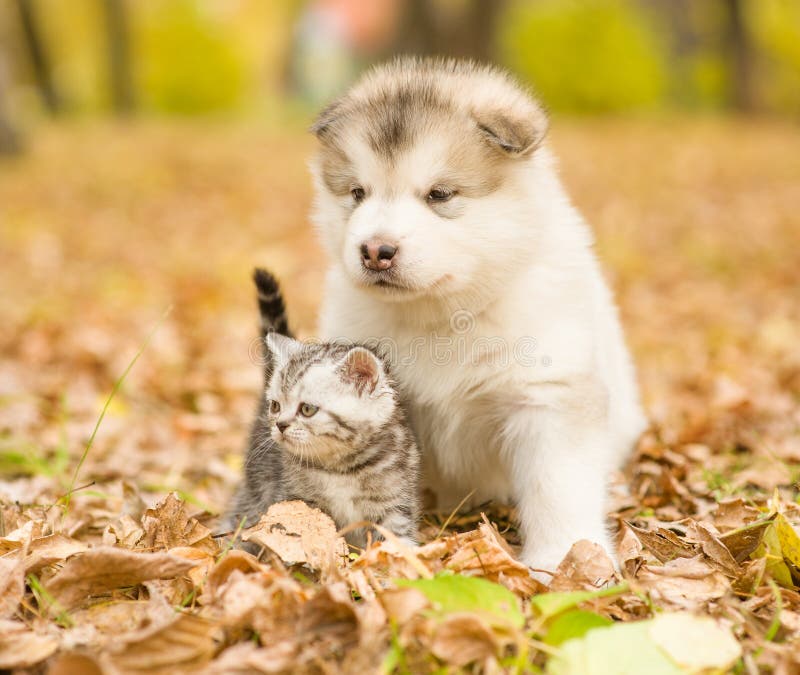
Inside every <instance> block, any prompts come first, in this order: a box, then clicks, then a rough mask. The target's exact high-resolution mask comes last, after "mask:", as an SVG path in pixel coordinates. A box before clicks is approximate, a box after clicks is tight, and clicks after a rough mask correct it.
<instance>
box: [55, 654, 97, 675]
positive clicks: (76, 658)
mask: <svg viewBox="0 0 800 675" xmlns="http://www.w3.org/2000/svg"><path fill="white" fill-rule="evenodd" d="M47 675H106V670H105V669H104V668H103V666H102V665H101V664H100V663H99V661H98V660H97V659H96V658H95V657H94V656H93V655H91V654H88V653H85V652H67V653H65V654H59V655H58V656H57V657H56V658H55V659H54V660H53V662H52V663H51V664H50V667H49V668H48V669H47Z"/></svg>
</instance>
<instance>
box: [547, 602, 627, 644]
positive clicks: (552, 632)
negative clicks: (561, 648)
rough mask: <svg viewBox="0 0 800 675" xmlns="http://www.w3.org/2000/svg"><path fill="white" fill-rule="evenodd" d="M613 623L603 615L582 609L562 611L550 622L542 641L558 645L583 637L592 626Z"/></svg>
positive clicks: (599, 626)
mask: <svg viewBox="0 0 800 675" xmlns="http://www.w3.org/2000/svg"><path fill="white" fill-rule="evenodd" d="M613 623H614V622H613V621H612V620H611V619H609V618H607V617H605V616H601V615H600V614H596V613H595V612H587V611H586V610H583V609H574V610H572V611H571V612H562V613H561V614H559V615H558V616H556V617H554V618H553V620H552V621H551V622H550V625H549V626H548V629H547V633H546V634H545V636H544V641H545V642H546V643H547V644H549V645H554V646H558V645H560V644H561V643H562V642H566V641H567V640H572V639H574V638H580V637H583V636H584V635H586V633H588V632H589V631H590V630H592V629H593V628H605V627H606V626H610V625H612V624H613Z"/></svg>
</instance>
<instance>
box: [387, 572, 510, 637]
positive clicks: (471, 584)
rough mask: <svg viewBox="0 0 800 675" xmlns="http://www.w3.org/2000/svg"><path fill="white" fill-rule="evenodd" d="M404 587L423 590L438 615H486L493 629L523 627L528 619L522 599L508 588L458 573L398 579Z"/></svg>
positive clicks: (401, 586)
mask: <svg viewBox="0 0 800 675" xmlns="http://www.w3.org/2000/svg"><path fill="white" fill-rule="evenodd" d="M394 583H395V585H396V586H399V587H400V588H415V589H417V590H418V591H421V592H422V593H423V594H424V595H425V597H426V598H427V599H428V601H429V602H430V603H431V605H432V607H433V612H434V614H435V615H437V616H440V617H443V616H446V615H448V614H453V613H460V612H472V613H475V614H478V615H480V616H482V617H483V618H484V619H485V620H486V621H488V622H489V623H490V624H491V625H492V626H501V627H502V626H512V627H515V628H521V627H522V625H523V624H524V623H525V617H524V616H523V614H522V612H521V611H520V607H519V600H518V599H517V597H516V596H515V595H514V594H513V593H512V592H511V591H509V590H508V589H507V588H505V587H504V586H501V585H500V584H496V583H493V582H491V581H487V580H486V579H480V578H477V577H464V576H460V575H458V574H442V575H440V576H438V577H436V578H434V579H395V580H394Z"/></svg>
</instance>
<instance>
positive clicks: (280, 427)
mask: <svg viewBox="0 0 800 675" xmlns="http://www.w3.org/2000/svg"><path fill="white" fill-rule="evenodd" d="M289 424H290V422H275V426H276V427H278V431H280V432H281V433H283V432H284V431H286V429H288V428H289Z"/></svg>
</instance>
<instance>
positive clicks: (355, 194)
mask: <svg viewBox="0 0 800 675" xmlns="http://www.w3.org/2000/svg"><path fill="white" fill-rule="evenodd" d="M350 196H351V197H352V198H353V201H354V202H355V203H356V204H360V203H361V202H363V201H364V197H366V192H364V188H362V187H361V186H360V185H356V186H355V187H352V188H350Z"/></svg>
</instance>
